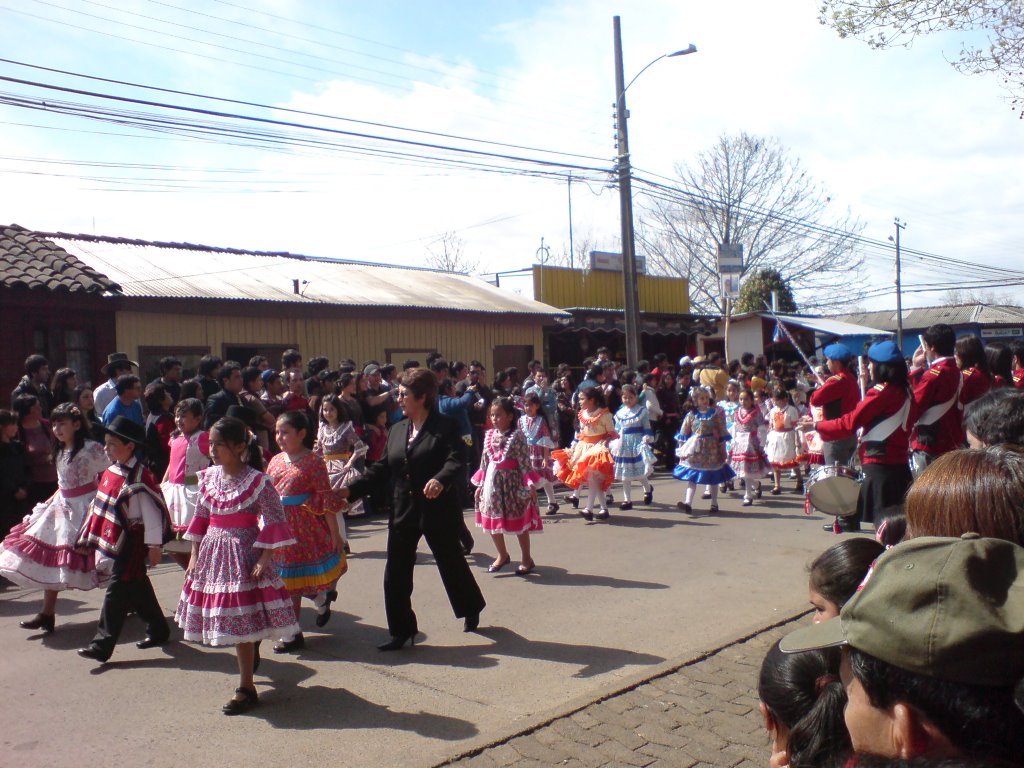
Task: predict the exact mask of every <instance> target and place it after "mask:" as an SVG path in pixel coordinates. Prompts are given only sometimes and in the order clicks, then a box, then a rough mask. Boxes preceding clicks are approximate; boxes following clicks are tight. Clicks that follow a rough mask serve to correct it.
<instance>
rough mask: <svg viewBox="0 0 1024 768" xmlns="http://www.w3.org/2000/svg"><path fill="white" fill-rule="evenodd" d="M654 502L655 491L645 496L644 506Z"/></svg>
mask: <svg viewBox="0 0 1024 768" xmlns="http://www.w3.org/2000/svg"><path fill="white" fill-rule="evenodd" d="M652 501H654V491H648V492H647V493H645V494H644V504H650V503H651V502H652Z"/></svg>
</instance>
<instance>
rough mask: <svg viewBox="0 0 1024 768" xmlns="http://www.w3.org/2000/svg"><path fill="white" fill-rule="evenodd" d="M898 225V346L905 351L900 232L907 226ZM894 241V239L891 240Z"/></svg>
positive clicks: (896, 223) (897, 222)
mask: <svg viewBox="0 0 1024 768" xmlns="http://www.w3.org/2000/svg"><path fill="white" fill-rule="evenodd" d="M893 223H894V224H895V225H896V240H895V243H896V346H897V347H899V348H900V350H901V351H902V349H903V285H902V283H901V282H900V279H901V278H900V230H901V229H906V228H907V225H906V224H901V223H900V220H899V218H896V220H895V221H894V222H893ZM889 239H890V240H892V238H891V237H890V238H889Z"/></svg>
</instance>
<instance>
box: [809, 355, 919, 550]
mask: <svg viewBox="0 0 1024 768" xmlns="http://www.w3.org/2000/svg"><path fill="white" fill-rule="evenodd" d="M868 360H869V361H870V363H869V370H870V375H871V380H872V381H873V382H874V386H872V387H871V388H870V389H868V391H867V393H866V394H865V395H864V399H863V400H861V401H860V402H859V403H858V404H857V407H856V408H854V409H853V410H852V411H850V413H848V414H846V415H845V416H841V417H840V418H838V419H829V420H826V421H819V422H818V423H817V425H816V427H817V430H818V433H819V434H820V435H821V437H822V439H823V440H840V439H843V438H849V437H851V436H854V435H856V433H857V430H858V429H863V430H864V432H863V434H862V435H861V439H860V448H859V453H860V461H861V466H862V467H863V470H864V482H863V484H862V485H861V487H860V499H859V501H858V503H857V514H856V515H854V516H852V517H848V518H845V519H844V520H843V521H842V523H841V527H842V530H844V531H848V532H856V531H859V530H860V525H861V523H862V522H869V523H872V524H873V523H874V522H875V520H877V519H879V518H880V516H881V514H882V512H883V510H885V508H886V507H889V506H892V505H894V504H899V503H901V502H902V501H903V496H904V495H905V494H906V492H907V488H909V487H910V482H911V476H910V467H909V465H908V463H907V448H908V444H909V438H910V430H909V426H908V424H909V418H910V411H911V407H912V398H911V395H910V392H909V389H908V381H907V379H908V373H907V363H906V360H904V359H903V353H902V352H900V348H899V347H897V346H896V344H895V343H893V342H891V341H882V342H879V343H877V344H873V345H872V346H871V348H870V349H869V350H868ZM824 527H825V530H827V531H831V530H833V526H832V524H831V523H829V524H826V525H825V526H824Z"/></svg>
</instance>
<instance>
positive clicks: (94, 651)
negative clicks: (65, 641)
mask: <svg viewBox="0 0 1024 768" xmlns="http://www.w3.org/2000/svg"><path fill="white" fill-rule="evenodd" d="M78 655H79V656H81V657H82V658H83V659H92V660H93V661H98V662H99V663H100V664H106V663H107V659H109V658H110V657H109V656H107V654H105V653H104V652H103V651H101V650H100V649H99V648H97V647H96V646H95V645H87V646H86V647H85V648H79V649H78Z"/></svg>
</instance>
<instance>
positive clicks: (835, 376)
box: [811, 344, 860, 466]
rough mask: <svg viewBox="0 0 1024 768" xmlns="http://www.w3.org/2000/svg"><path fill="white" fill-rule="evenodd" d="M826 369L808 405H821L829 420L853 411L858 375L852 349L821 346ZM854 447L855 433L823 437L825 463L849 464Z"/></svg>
mask: <svg viewBox="0 0 1024 768" xmlns="http://www.w3.org/2000/svg"><path fill="white" fill-rule="evenodd" d="M824 353H825V358H826V360H827V365H828V370H829V372H830V373H831V374H832V375H831V376H829V377H828V378H827V379H825V383H824V384H823V385H821V386H820V387H818V388H817V389H815V390H814V391H813V392H812V393H811V408H820V409H821V417H820V419H821V420H826V421H831V420H833V419H838V418H841V417H843V416H845V415H846V414H848V413H850V412H851V411H853V409H854V408H856V407H857V403H858V402H859V401H860V387H859V386H858V385H857V377H856V376H855V375H854V374H853V371H851V370H850V360H851V359H852V358H853V353H852V352H851V351H850V349H849V347H847V346H846V345H845V344H829V345H828V346H827V347H825V349H824ZM856 448H857V438H856V436H855V435H850V436H849V437H844V438H842V439H840V440H825V439H824V438H822V454H823V458H824V463H825V466H832V465H833V464H836V463H838V464H842V465H848V464H849V463H850V459H852V458H853V452H854V450H856Z"/></svg>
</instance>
